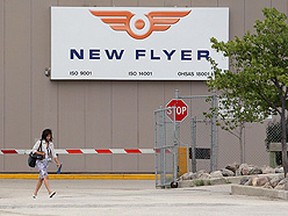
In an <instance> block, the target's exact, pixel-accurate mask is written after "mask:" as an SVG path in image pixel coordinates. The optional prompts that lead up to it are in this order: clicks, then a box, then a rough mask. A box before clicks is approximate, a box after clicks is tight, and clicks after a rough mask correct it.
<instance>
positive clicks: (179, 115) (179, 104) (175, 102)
mask: <svg viewBox="0 0 288 216" xmlns="http://www.w3.org/2000/svg"><path fill="white" fill-rule="evenodd" d="M172 107H175V109H169V110H167V111H166V115H167V117H168V118H170V119H171V120H172V121H174V116H175V121H176V122H182V121H183V120H184V119H185V118H186V117H187V116H188V105H187V104H186V103H185V102H184V101H183V100H181V99H172V100H170V101H169V102H168V103H167V104H166V108H172ZM174 110H175V115H174Z"/></svg>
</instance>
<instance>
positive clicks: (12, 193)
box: [0, 179, 288, 216]
mask: <svg viewBox="0 0 288 216" xmlns="http://www.w3.org/2000/svg"><path fill="white" fill-rule="evenodd" d="M154 184H155V182H154V181H153V180H52V179H51V180H50V185H51V187H52V188H53V189H55V190H56V191H57V194H56V196H55V198H53V199H49V198H48V195H47V193H46V190H45V188H44V187H42V189H41V191H40V193H39V195H38V199H37V200H33V199H32V197H31V195H32V192H33V190H34V188H35V185H36V180H25V179H24V180H21V179H0V185H1V188H0V215H1V216H2V215H3V216H4V215H5V216H10V215H11V216H12V215H13V216H15V215H46V216H47V215H56V216H64V215H65V216H67V215H69V216H74V215H75V216H76V215H77V216H79V215H85V216H90V215H91V216H92V215H93V216H94V215H97V216H104V215H105V216H110V215H111V216H112V215H113V216H115V215H125V216H126V215H127V216H128V215H133V216H134V215H137V216H138V215H140V216H144V215H149V216H150V215H153V216H154V215H163V216H164V215H165V216H169V215H171V216H175V215H181V216H183V215H195V216H202V215H203V216H204V215H205V216H210V215H211V216H231V215H235V216H240V215H245V216H247V215H261V216H271V215H273V216H277V215H279V216H280V215H281V216H282V215H286V214H287V212H288V203H287V201H282V200H273V199H268V198H260V197H250V196H241V195H230V193H231V185H217V186H203V187H194V188H177V189H155V185H154Z"/></svg>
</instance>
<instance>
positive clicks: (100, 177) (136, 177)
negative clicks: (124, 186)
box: [0, 173, 155, 180]
mask: <svg viewBox="0 0 288 216" xmlns="http://www.w3.org/2000/svg"><path fill="white" fill-rule="evenodd" d="M0 179H38V174H36V173H35V174H32V173H17V174H14V173H13V174H8V173H5V174H0ZM49 179H58V180H61V179H66V180H67V179H70V180H155V174H49Z"/></svg>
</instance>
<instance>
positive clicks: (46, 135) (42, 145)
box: [32, 129, 60, 199]
mask: <svg viewBox="0 0 288 216" xmlns="http://www.w3.org/2000/svg"><path fill="white" fill-rule="evenodd" d="M52 140H53V138H52V131H51V130H50V129H45V130H44V131H43V132H42V136H41V139H40V140H38V141H37V142H36V143H35V145H34V147H33V149H32V152H33V153H37V154H41V155H43V159H42V160H37V161H36V168H37V169H38V171H39V178H38V182H37V185H36V189H35V192H34V193H33V199H36V198H37V194H38V191H39V189H40V188H41V186H42V184H43V182H44V185H45V187H46V189H47V192H48V194H49V198H52V197H53V196H55V194H56V191H52V190H51V189H50V186H49V182H48V165H49V162H51V161H52V159H54V161H55V163H56V165H57V167H60V163H59V161H58V158H57V155H56V152H55V149H54V144H53V143H52Z"/></svg>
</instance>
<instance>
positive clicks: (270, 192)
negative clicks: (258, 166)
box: [231, 185, 288, 200]
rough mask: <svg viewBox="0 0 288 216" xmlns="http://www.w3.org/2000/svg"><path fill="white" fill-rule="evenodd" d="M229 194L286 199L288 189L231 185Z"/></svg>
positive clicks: (287, 197)
mask: <svg viewBox="0 0 288 216" xmlns="http://www.w3.org/2000/svg"><path fill="white" fill-rule="evenodd" d="M231 194H232V195H246V196H259V197H268V198H274V199H282V200H288V191H285V190H275V189H267V188H259V187H253V186H243V185H231Z"/></svg>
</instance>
